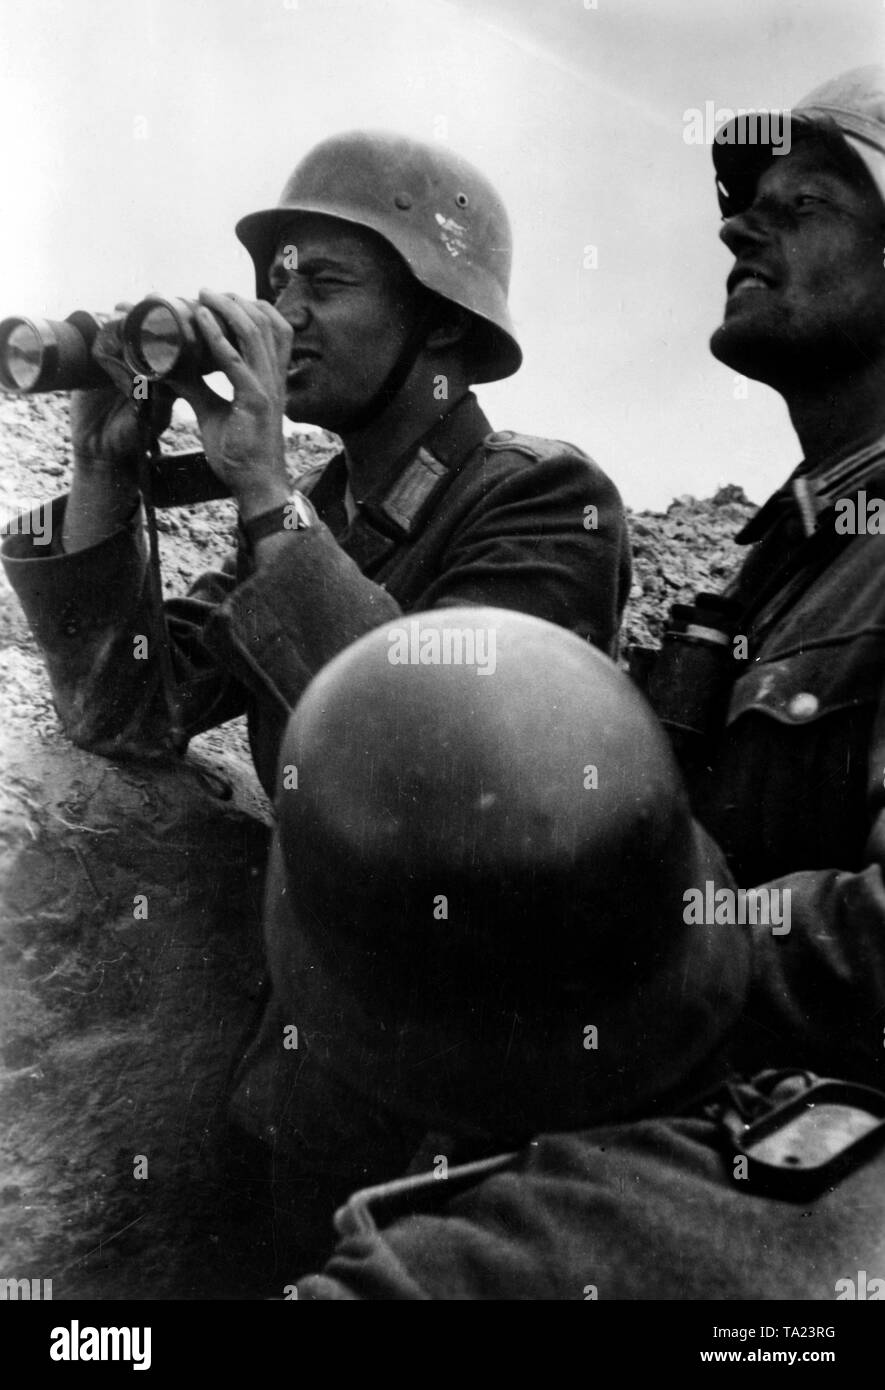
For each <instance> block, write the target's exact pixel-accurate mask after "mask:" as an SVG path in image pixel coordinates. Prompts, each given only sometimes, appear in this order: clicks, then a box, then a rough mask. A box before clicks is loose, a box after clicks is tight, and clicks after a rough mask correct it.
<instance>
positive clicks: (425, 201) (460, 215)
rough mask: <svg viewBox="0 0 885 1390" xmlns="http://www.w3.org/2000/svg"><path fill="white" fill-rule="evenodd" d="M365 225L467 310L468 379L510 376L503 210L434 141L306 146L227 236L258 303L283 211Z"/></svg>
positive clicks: (517, 356)
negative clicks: (246, 264)
mask: <svg viewBox="0 0 885 1390" xmlns="http://www.w3.org/2000/svg"><path fill="white" fill-rule="evenodd" d="M299 212H302V213H313V214H320V215H322V216H326V217H335V218H338V219H339V220H341V221H344V222H349V223H351V224H353V225H354V226H358V227H366V228H368V229H369V230H370V231H373V232H375V233H376V234H377V235H378V236H381V237H383V238H384V240H385V241H386V242H387V243H388V244H389V245H390V246H392V247H393V249H394V250H395V251H397V252H398V254H399V255H400V256H401V257H402V258H403V260H404V261H405V263H406V265H407V266H408V267H409V269H410V271H411V272H412V274H413V275H414V277H415V279H416V280H418V281H419V283H420V284H422V285H424V286H425V287H426V288H427V289H429V290H432V291H433V292H434V293H435V294H438V295H440V296H441V297H442V298H443V299H448V300H450V301H451V302H452V303H453V304H457V305H459V306H460V307H461V308H462V309H466V310H468V311H469V312H470V313H471V314H473V315H474V317H475V319H476V321H477V324H476V331H475V333H474V340H473V342H472V344H471V348H472V351H473V354H474V359H475V364H476V365H475V371H474V379H475V380H476V381H478V382H482V381H497V380H499V379H500V378H502V377H506V376H511V375H512V374H513V373H514V372H515V371H516V370H517V369H518V368H519V366H520V363H521V362H522V352H521V350H520V347H519V344H518V343H517V341H516V334H515V331H514V328H513V324H512V322H511V319H510V312H509V309H508V307H507V292H508V289H509V286H510V264H511V257H512V240H511V234H510V223H509V220H508V217H507V212H506V209H505V208H504V204H503V203H502V202H501V199H500V198H499V197H498V194H497V193H496V192H495V190H494V188H493V187H492V185H491V184H490V183H489V182H488V180H487V179H486V178H485V176H484V175H483V174H481V173H480V172H479V171H478V170H477V169H474V168H473V166H472V165H471V164H468V163H467V161H466V160H464V159H462V158H461V157H460V156H459V155H457V154H455V153H453V152H452V151H451V150H448V149H446V148H444V147H443V146H441V145H427V144H421V143H419V142H418V141H416V140H411V139H408V138H406V137H405V136H402V135H395V134H389V133H386V132H381V131H354V132H350V133H347V134H342V135H334V136H332V137H331V138H330V139H328V140H324V141H323V142H322V143H321V144H319V145H317V146H315V148H314V149H312V150H311V151H310V152H309V153H308V154H307V155H305V157H304V159H302V160H301V162H300V163H299V164H298V165H297V166H296V168H295V169H294V170H293V172H292V174H291V175H290V177H289V179H288V181H287V183H286V186H285V188H284V189H283V191H282V193H281V195H280V201H279V203H278V204H277V206H276V207H275V208H269V209H265V210H264V211H261V212H253V213H249V214H248V215H247V216H246V217H243V218H241V219H240V221H239V222H238V223H237V226H236V233H237V236H238V237H239V239H240V241H241V242H242V243H243V245H244V246H245V247H246V249H247V251H248V252H249V254H250V256H251V257H252V260H253V262H254V265H255V276H256V289H257V294H258V297H259V299H272V297H273V296H272V293H271V289H270V285H269V282H268V274H269V270H270V266H271V263H272V261H273V257H274V254H275V251H276V245H277V241H278V238H279V236H280V233H281V232H282V230H283V228H284V227H285V226H286V225H287V223H291V221H292V218H293V214H297V213H299Z"/></svg>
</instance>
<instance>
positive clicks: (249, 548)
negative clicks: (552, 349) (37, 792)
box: [3, 133, 630, 788]
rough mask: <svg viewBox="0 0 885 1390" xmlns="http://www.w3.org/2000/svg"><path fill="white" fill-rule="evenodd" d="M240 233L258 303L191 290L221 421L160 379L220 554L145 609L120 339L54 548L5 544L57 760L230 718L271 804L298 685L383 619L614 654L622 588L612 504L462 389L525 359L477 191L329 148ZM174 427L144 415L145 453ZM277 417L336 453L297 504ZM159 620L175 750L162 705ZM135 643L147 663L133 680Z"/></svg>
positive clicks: (424, 163)
mask: <svg viewBox="0 0 885 1390" xmlns="http://www.w3.org/2000/svg"><path fill="white" fill-rule="evenodd" d="M237 233H238V236H239V237H240V240H241V241H242V242H243V244H244V245H245V246H246V248H247V249H248V251H249V252H250V254H251V256H252V259H253V261H254V264H255V272H256V293H257V298H256V300H255V301H250V300H248V299H244V298H242V297H240V296H238V295H221V294H215V293H211V292H208V291H206V292H204V293H203V294H202V295H201V304H202V308H201V309H200V310H199V311H198V321H199V324H200V327H201V331H202V333H203V335H204V337H205V339H206V342H207V343H208V345H209V347H210V349H211V352H212V355H213V359H214V361H215V363H216V364H217V367H218V368H219V369H220V370H222V371H224V372H225V373H226V374H227V376H228V378H229V380H230V382H231V383H232V385H233V390H234V394H233V400H232V402H227V401H223V400H222V399H221V398H220V397H218V396H217V395H216V394H215V393H214V392H212V391H211V390H210V389H209V387H208V386H207V385H206V384H205V383H204V382H200V381H199V380H196V381H195V380H188V381H185V380H181V381H178V380H176V381H173V382H172V383H171V385H172V387H173V389H174V391H175V392H176V393H177V394H178V395H180V396H183V397H184V398H186V399H187V400H188V401H189V402H191V403H192V405H193V407H194V409H195V411H196V414H197V418H198V422H199V425H200V430H201V434H202V442H203V447H204V451H205V455H206V458H207V460H208V462H209V465H210V466H211V468H212V469H213V470H214V472H215V473H216V474H217V476H218V477H219V478H220V480H221V481H222V483H223V484H225V485H226V486H227V488H228V489H229V490H230V492H231V493H232V494H233V496H234V498H235V500H236V502H237V504H238V508H239V546H238V551H237V554H236V556H234V557H231V559H230V560H229V562H227V563H226V564H225V565H224V567H223V570H222V571H220V572H218V573H211V574H207V575H204V576H203V577H202V578H201V579H199V580H198V581H197V583H196V584H195V585H194V586H193V588H192V589H191V590H190V592H189V594H188V595H187V597H185V598H180V599H176V600H174V601H172V602H169V603H167V604H166V605H165V611H164V613H163V614H162V615H161V614H159V613H158V612H156V611H152V609H151V607H150V605H149V603H148V597H147V594H148V589H147V584H146V568H147V563H146V556H145V548H144V543H143V539H142V534H141V523H140V516H139V509H138V486H137V471H136V462H135V455H134V444H135V438H136V434H135V431H136V422H135V418H134V410H133V403H132V401H131V399H130V395H131V380H130V378H129V376H128V374H127V373H126V372H125V371H123V369H122V367H121V365H120V341H119V336H120V330H119V323H116V324H112V325H110V326H108V327H107V328H106V329H105V330H104V331H103V333H102V334H101V336H100V339H99V342H98V343H97V345H96V353H97V355H98V356H99V360H101V362H102V364H103V365H104V366H105V367H106V369H107V370H108V372H109V374H110V375H111V376H112V377H113V379H114V381H115V382H116V383H117V386H118V388H119V389H110V388H109V389H108V390H107V391H90V392H82V393H78V394H77V395H75V397H74V403H73V421H72V425H73V429H72V433H73V442H74V458H75V462H74V474H73V480H72V485H71V491H70V495H69V496H68V497H67V498H60V499H57V500H56V502H55V504H54V516H53V522H54V524H53V537H54V539H53V544H52V546H51V547H46V546H42V547H40V546H36V545H35V544H34V538H33V534H31V532H32V531H33V528H28V527H24V528H22V534H20V535H14V536H9V537H7V539H6V541H5V543H4V547H3V560H4V564H5V567H6V572H7V574H8V576H9V578H10V580H11V582H12V584H13V585H14V587H15V589H16V591H17V593H18V595H19V598H20V600H21V602H22V604H23V606H24V608H25V610H26V612H27V614H28V617H29V619H30V622H31V625H32V627H33V629H34V631H35V633H36V635H37V638H38V641H39V642H40V645H41V647H42V650H43V652H44V654H45V657H46V660H47V664H48V667H49V672H50V677H51V680H52V684H53V691H54V695H55V700H56V705H57V707H58V710H59V713H60V715H61V718H62V721H63V722H64V724H65V727H66V729H67V731H68V733H69V734H70V736H71V738H72V739H73V740H74V741H75V742H77V743H78V744H81V745H82V746H84V747H88V748H91V749H93V750H95V751H98V752H101V753H105V754H108V755H111V756H120V755H122V754H126V753H128V752H142V751H145V750H148V749H151V748H161V749H162V748H164V747H168V746H169V744H170V741H171V742H177V743H179V745H180V744H181V742H182V737H183V740H186V739H187V738H188V737H190V736H191V735H192V734H194V733H197V732H199V731H200V730H202V729H205V728H208V727H211V726H212V725H215V724H219V723H222V722H223V721H225V720H227V719H229V718H231V717H233V716H235V715H237V714H240V713H242V712H243V711H244V710H245V711H246V712H247V713H248V715H249V724H250V734H251V738H252V748H253V755H254V758H255V762H256V767H257V769H258V772H259V775H260V777H261V778H262V781H263V782H264V784H265V786H266V787H268V788H269V787H270V786H271V785H272V782H273V774H274V768H275V764H276V756H277V751H278V746H279V738H280V734H281V731H282V728H283V727H284V725H285V720H286V717H287V714H288V712H289V711H290V710H291V708H292V706H293V705H294V704H295V702H296V701H297V699H298V696H299V695H300V693H301V691H302V690H303V689H304V687H305V686H306V684H307V683H308V681H309V680H310V678H311V676H312V675H313V673H314V672H315V671H317V670H318V669H319V668H320V667H321V666H322V665H323V663H324V662H325V661H327V660H328V659H329V658H330V657H331V656H333V655H334V654H335V653H336V652H338V651H340V650H341V649H342V648H343V647H345V646H346V645H347V644H348V643H349V642H351V641H353V640H354V639H355V638H357V637H359V636H360V635H361V634H362V633H363V632H365V631H367V630H368V629H370V628H372V627H374V626H376V625H377V624H378V623H380V622H383V621H387V620H390V619H392V618H394V617H395V616H396V615H397V614H399V613H401V612H404V611H409V610H413V609H415V608H418V607H421V608H429V607H435V606H443V605H446V604H453V603H494V604H497V605H500V606H503V607H513V608H516V609H521V610H524V611H526V612H529V613H534V614H536V615H537V616H538V617H542V618H545V619H548V620H550V621H552V622H555V623H558V624H561V625H562V626H563V627H566V628H569V629H571V630H573V631H574V632H576V633H578V634H579V635H580V636H581V637H583V638H585V639H587V640H589V641H591V642H593V643H596V644H598V645H599V646H600V647H601V648H603V649H604V650H607V651H611V650H612V649H613V647H614V643H615V641H616V635H617V629H618V623H619V618H620V614H621V611H622V609H623V605H624V602H625V599H626V594H627V590H628V587H629V572H630V564H629V552H628V546H627V541H626V531H625V526H624V520H623V512H622V507H621V504H620V499H619V497H618V494H617V491H616V490H615V488H614V487H613V485H612V484H611V482H610V481H609V480H608V479H607V478H606V476H605V475H604V474H603V473H602V472H601V470H600V469H599V468H598V467H597V466H596V465H595V464H594V463H593V462H592V461H591V460H590V459H588V458H587V457H586V456H585V455H584V454H583V453H582V452H581V451H580V450H578V449H576V448H574V447H573V446H571V445H569V444H563V443H560V442H558V441H550V440H545V439H539V438H535V437H532V436H528V435H524V434H517V433H514V432H512V431H503V432H493V431H492V429H491V427H490V425H489V423H488V421H487V420H486V418H485V416H484V415H483V413H482V411H481V409H480V407H479V405H478V403H477V401H476V398H475V396H474V395H473V394H472V392H471V391H470V389H469V388H470V386H471V385H472V384H474V383H481V382H487V381H496V380H499V379H501V378H503V377H507V376H510V375H511V374H512V373H513V372H515V371H516V370H517V369H518V367H519V365H520V362H521V358H522V353H521V350H520V348H519V346H518V343H517V340H516V336H515V332H514V328H513V325H512V323H511V320H510V315H509V310H508V306H507V291H508V283H509V276H510V262H511V237H510V228H509V223H508V219H507V214H506V212H505V209H504V207H503V205H502V203H501V201H500V199H499V197H498V195H497V193H496V192H495V190H494V189H493V188H492V187H491V185H490V184H489V183H488V181H487V180H486V179H485V178H484V176H483V175H482V174H480V173H479V172H478V171H477V170H475V169H474V168H472V167H471V166H470V165H469V164H468V163H467V162H466V161H464V160H463V159H461V158H459V157H458V156H457V155H455V154H453V153H451V152H449V151H447V150H444V149H442V148H441V147H439V146H425V145H422V144H419V143H417V142H415V141H413V140H409V139H405V138H403V137H400V136H396V135H387V134H380V133H354V134H349V135H341V136H335V137H333V138H331V139H328V140H326V141H325V142H323V143H322V144H321V145H319V146H317V147H316V148H315V149H314V150H312V151H311V152H310V153H309V154H307V156H306V157H305V158H304V159H303V160H302V161H301V163H300V164H299V165H298V166H297V167H296V169H295V170H294V172H293V174H292V175H291V177H290V179H289V180H288V182H287V184H286V187H285V188H284V190H283V193H282V196H281V199H280V202H279V204H278V206H277V207H275V208H271V209H267V210H264V211H261V212H256V213H253V214H251V215H249V216H247V217H244V218H243V219H242V220H241V221H240V222H239V223H238V226H237ZM210 310H211V311H214V313H215V314H216V315H217V316H218V318H219V319H220V320H221V321H222V322H223V324H224V325H225V327H226V330H227V336H225V333H224V332H222V329H221V327H220V325H219V323H218V322H217V321H216V320H215V319H213V316H212V312H209V311H210ZM169 409H170V401H169V398H168V397H164V395H163V393H162V392H160V393H158V395H157V397H156V400H155V403H154V414H153V420H152V425H153V428H154V431H155V433H157V432H161V431H162V428H164V427H165V425H166V424H167V423H168V418H169ZM284 415H285V416H288V417H289V418H290V419H292V420H297V421H302V422H307V423H312V424H315V425H321V426H323V427H325V428H327V429H330V430H333V431H335V432H337V433H338V434H339V435H340V436H341V438H342V441H343V444H344V449H343V452H342V453H340V454H339V455H337V456H336V457H335V458H333V459H332V461H331V462H330V463H329V464H328V465H327V466H325V467H324V468H322V469H321V470H318V471H317V473H315V474H314V475H311V476H309V477H307V478H306V479H305V480H304V481H303V482H302V483H301V486H300V488H299V490H298V492H297V493H296V494H295V495H294V496H293V494H292V491H291V487H290V484H289V481H288V479H287V474H286V469H285V465H284V456H283V434H282V421H283V417H284ZM308 494H309V500H308V496H307V495H308ZM163 622H165V628H166V631H167V632H168V639H169V646H170V648H171V661H172V667H173V674H174V678H175V682H176V684H177V700H178V704H179V708H180V718H181V725H182V726H183V727H182V730H181V735H182V737H179V735H178V732H177V731H173V732H170V717H169V713H168V709H167V703H166V701H165V700H164V696H163V677H164V672H163V666H162V662H161V655H162V647H163V644H162V643H161V641H160V640H158V638H159V635H160V633H161V632H162V628H161V627H160V624H161V623H163ZM135 634H140V635H142V636H147V637H148V643H147V652H148V659H147V660H133V636H134V635H135ZM142 652H143V648H142Z"/></svg>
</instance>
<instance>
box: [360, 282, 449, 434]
mask: <svg viewBox="0 0 885 1390" xmlns="http://www.w3.org/2000/svg"><path fill="white" fill-rule="evenodd" d="M432 320H433V306H432V305H431V304H427V305H426V306H425V308H423V309H422V310H421V311H420V313H419V314H418V315H417V317H416V319H415V322H414V323H413V324H412V327H411V328H410V329H409V331H408V333H407V334H406V337H405V339H404V341H403V345H402V347H401V348H400V350H399V352H398V354H397V357H396V361H395V362H394V364H393V366H392V367H391V369H390V371H389V372H388V373H387V376H386V377H385V378H384V380H383V381H382V383H381V385H380V386H379V387H378V390H377V391H376V392H375V394H374V395H373V396H370V398H369V399H368V401H366V403H365V405H363V406H361V408H360V409H359V410H357V411H355V412H354V414H353V415H352V416H351V418H350V419H349V420H348V422H347V427H348V429H349V430H360V429H363V428H364V427H365V426H366V425H368V424H371V422H372V421H373V420H377V418H378V416H379V415H383V413H384V411H385V410H387V408H388V406H389V405H391V404H392V402H393V401H394V400H395V399H396V397H397V395H398V394H399V392H400V390H401V389H402V387H403V385H404V383H405V381H406V379H407V378H408V375H409V373H410V372H411V370H412V368H413V367H414V365H415V362H416V361H417V358H418V354H419V352H420V351H421V349H422V348H423V346H424V341H425V339H426V337H427V330H428V329H429V327H430V324H431V322H432Z"/></svg>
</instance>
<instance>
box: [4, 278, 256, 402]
mask: <svg viewBox="0 0 885 1390" xmlns="http://www.w3.org/2000/svg"><path fill="white" fill-rule="evenodd" d="M195 307H196V301H195V300H192V299H163V298H162V297H161V296H160V295H148V297H147V298H146V299H142V300H141V301H140V303H138V304H136V305H135V307H134V308H132V309H130V310H129V312H128V314H126V315H125V317H124V319H123V356H124V359H125V362H126V365H127V367H128V368H129V370H130V371H131V372H132V374H133V375H134V376H141V377H145V378H146V379H147V380H148V381H162V380H163V378H164V377H168V376H173V375H177V376H191V377H192V376H195V375H196V376H205V375H206V374H207V373H209V372H214V371H217V370H218V368H217V366H216V364H215V363H214V361H213V360H212V356H211V354H210V352H209V349H208V348H207V346H206V344H205V342H204V340H203V337H202V334H201V333H200V331H199V329H198V328H197V326H196V322H195V320H194V309H195ZM215 317H216V321H217V322H218V324H219V326H220V327H221V330H222V332H223V333H224V334H225V336H229V335H228V333H227V329H226V327H225V325H224V324H223V323H222V322H221V320H220V319H218V316H217V315H216V316H215ZM110 318H111V315H109V314H89V313H86V311H85V310H83V309H78V310H77V311H76V312H75V313H73V314H70V315H69V316H68V317H67V318H66V319H62V320H61V321H57V320H52V319H28V318H8V319H4V320H3V322H2V323H0V386H2V387H3V388H4V390H6V391H18V392H23V393H27V394H33V393H34V392H37V391H84V390H89V389H91V388H94V387H99V386H107V385H108V383H109V377H108V374H107V372H105V371H104V370H103V369H102V368H101V366H100V365H99V363H98V362H96V360H95V358H94V357H93V356H92V344H93V343H94V341H95V338H96V336H97V334H98V331H99V329H100V328H101V326H102V324H104V323H107V322H108V320H109V319H110Z"/></svg>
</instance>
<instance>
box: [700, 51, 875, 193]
mask: <svg viewBox="0 0 885 1390" xmlns="http://www.w3.org/2000/svg"><path fill="white" fill-rule="evenodd" d="M781 115H783V117H784V119H787V118H788V119H789V121H790V130H791V148H792V142H793V141H795V140H796V139H805V138H808V137H809V136H811V135H819V136H820V137H821V138H823V139H824V140H825V141H827V142H828V143H830V144H831V146H832V147H833V148H834V149H835V150H836V152H838V149H839V147H840V146H841V147H842V149H843V151H844V148H845V147H846V146H847V147H848V148H849V149H850V150H852V151H853V152H854V153H855V154H856V155H857V156H858V157H859V158H860V159H861V160H862V162H863V164H864V165H865V167H866V170H867V173H868V174H869V176H870V178H871V179H872V181H873V184H874V185H875V187H876V188H877V189H878V191H879V195H880V197H881V199H882V203H883V206H885V67H881V66H879V65H877V64H870V65H868V66H866V67H861V68H853V69H852V70H851V71H849V72H845V73H842V74H840V76H839V77H833V78H830V79H829V80H828V81H827V82H824V83H822V84H821V85H820V86H819V87H815V89H814V91H812V92H809V93H808V95H807V96H805V97H803V98H802V100H801V101H800V102H799V103H798V105H796V106H794V107H793V108H792V109H791V110H790V111H789V112H783V113H780V112H757V113H755V114H754V115H749V114H748V115H745V116H736V117H734V118H732V120H730V121H726V122H725V123H724V124H723V125H722V126H720V128H719V130H718V131H717V133H716V134H717V137H718V138H717V140H716V141H715V142H714V144H713V163H714V166H715V169H716V177H717V183H718V185H719V190H720V192H719V202H720V207H721V208H722V211H723V213H726V215H728V213H729V211H735V212H736V211H740V210H741V206H740V204H741V203H743V206H746V205H747V202H748V201H749V200H750V199H751V198H752V195H753V191H754V189H755V184H756V181H757V180H758V178H759V175H760V174H761V172H762V170H763V169H764V168H766V167H767V165H768V163H769V161H770V160H771V159H772V158H773V157H774V155H773V149H774V144H773V143H772V141H771V139H770V138H769V139H767V140H764V141H762V142H761V143H759V142H758V140H757V141H756V142H755V143H754V142H752V141H751V136H753V135H754V134H755V135H756V136H758V135H759V134H760V133H761V131H760V126H761V127H762V129H763V130H764V129H765V123H764V122H763V121H761V120H760V117H764V116H768V117H769V121H768V125H767V131H768V135H769V137H770V135H771V132H772V118H774V121H775V124H774V130H775V132H776V134H777V135H778V136H779V137H782V135H783V125H782V123H781V121H780V117H781ZM751 122H754V124H753V125H752V126H751ZM726 142H728V143H726ZM778 157H780V156H778Z"/></svg>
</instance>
